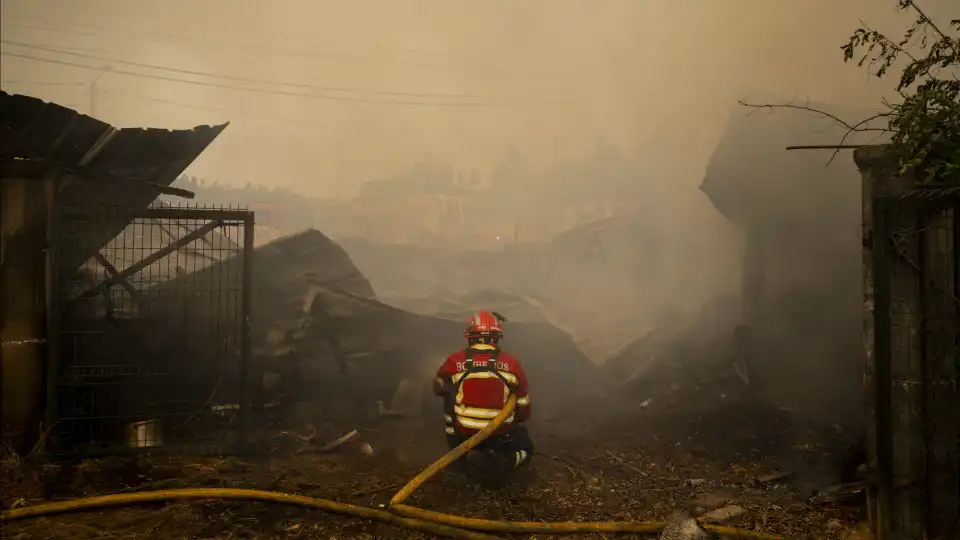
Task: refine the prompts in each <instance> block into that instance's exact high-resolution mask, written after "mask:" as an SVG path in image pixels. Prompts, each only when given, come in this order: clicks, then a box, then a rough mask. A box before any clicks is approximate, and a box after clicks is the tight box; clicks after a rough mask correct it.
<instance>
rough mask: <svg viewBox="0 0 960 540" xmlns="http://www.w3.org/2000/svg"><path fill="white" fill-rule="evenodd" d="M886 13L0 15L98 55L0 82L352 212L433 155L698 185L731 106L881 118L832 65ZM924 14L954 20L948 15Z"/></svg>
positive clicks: (581, 8)
mask: <svg viewBox="0 0 960 540" xmlns="http://www.w3.org/2000/svg"><path fill="white" fill-rule="evenodd" d="M895 3H896V2H895V0H843V1H842V2H840V1H838V0H806V1H804V2H796V1H786V0H674V1H673V2H653V1H645V0H523V1H521V0H483V1H479V0H477V1H466V0H379V1H378V0H270V1H268V0H204V1H199V0H167V1H166V2H152V1H151V2H148V1H146V0H126V1H120V0H2V23H3V27H2V36H3V39H4V40H5V41H12V42H20V43H29V44H32V45H37V46H47V47H50V46H52V47H60V48H69V49H71V50H72V51H73V52H75V53H77V54H83V55H87V56H86V57H83V56H71V55H66V54H63V53H61V52H52V51H49V50H47V51H44V50H39V49H36V48H33V49H30V48H24V47H22V46H17V45H13V44H9V43H4V45H3V51H5V52H11V53H16V54H25V55H29V56H33V57H41V58H48V59H56V60H58V61H63V62H69V63H74V64H82V65H86V66H91V67H93V68H95V69H82V68H77V67H70V66H64V65H57V64H50V63H41V62H37V61H35V60H26V59H22V58H15V57H10V56H3V57H2V78H3V88H4V90H6V91H8V92H16V93H25V94H31V95H35V96H38V97H41V98H43V99H47V100H51V101H57V102H60V103H64V104H68V105H71V106H75V107H76V108H77V109H78V110H80V111H82V112H89V111H90V107H91V102H92V100H91V95H90V94H91V83H93V81H94V80H97V79H98V77H99V80H98V81H97V84H96V89H97V98H96V100H95V101H96V104H95V105H94V106H95V108H96V109H97V110H96V111H94V112H95V114H96V115H97V116H99V117H101V118H103V119H104V120H107V121H109V122H113V123H116V124H118V125H121V126H146V125H149V126H156V127H170V128H183V127H191V126H193V125H197V124H207V123H218V122H221V121H224V120H230V121H231V126H230V127H229V128H228V129H227V131H226V132H224V134H223V135H222V136H221V137H220V139H219V140H217V141H216V142H215V143H214V144H213V146H212V147H211V148H210V149H209V150H208V151H207V152H206V153H205V154H204V155H203V156H201V158H200V159H199V160H198V161H197V162H196V163H195V165H194V166H193V167H192V169H191V171H190V172H191V173H192V174H196V175H199V176H204V177H208V178H216V179H218V180H220V181H222V182H227V183H231V184H242V183H245V182H254V183H262V184H267V185H287V186H293V187H295V188H297V189H300V190H303V191H306V192H310V193H314V194H325V195H337V196H343V195H350V194H352V193H354V191H355V190H356V187H357V186H358V185H359V183H361V182H362V181H364V180H368V179H371V178H376V177H381V176H386V175H390V174H393V173H395V172H397V171H398V170H399V169H401V168H404V167H407V166H409V165H410V164H412V163H414V162H416V161H417V160H419V159H420V158H421V157H423V156H424V155H427V154H429V155H432V156H434V157H437V158H441V159H448V160H450V161H452V162H453V163H454V164H455V165H456V166H457V167H460V168H463V169H476V170H478V171H481V172H482V171H485V170H486V169H488V168H489V166H490V164H491V162H492V161H494V160H495V159H497V158H499V157H500V156H501V155H502V154H503V152H504V150H505V148H506V147H507V146H508V145H513V146H515V147H516V148H518V149H519V150H520V151H521V152H523V153H524V154H526V155H527V156H528V157H530V158H532V159H534V160H535V161H537V162H540V163H543V162H545V161H547V160H550V159H552V158H557V157H566V156H570V155H574V154H578V153H580V152H583V151H585V150H587V149H588V148H591V147H592V146H593V144H594V140H595V138H596V137H597V136H603V137H605V138H606V139H608V140H610V141H611V142H613V143H615V144H617V145H619V146H621V147H622V148H623V149H624V151H625V152H627V153H628V154H629V155H630V156H631V157H633V158H635V159H642V160H649V162H650V164H651V165H650V166H651V168H652V169H653V170H656V171H658V172H659V174H660V175H661V176H660V178H659V179H660V180H666V181H671V182H682V183H684V185H689V186H692V185H694V184H696V183H699V181H700V180H701V178H702V171H703V168H704V166H705V164H706V161H707V159H708V157H709V154H710V152H711V150H712V147H713V145H714V144H715V142H716V140H717V138H718V137H719V134H720V130H721V128H722V124H723V122H724V121H725V119H726V117H727V115H728V114H729V112H730V109H731V107H732V106H733V104H734V103H735V102H736V100H737V99H738V98H740V97H743V96H749V95H750V94H751V93H754V94H755V93H757V92H761V91H762V92H774V93H780V94H783V95H786V96H788V97H789V96H791V95H794V94H796V95H798V96H801V97H809V98H811V99H814V100H817V101H827V102H848V103H858V102H859V103H861V104H862V103H866V104H868V105H872V104H873V103H875V102H876V100H877V97H878V96H879V94H880V93H881V92H882V88H883V87H882V86H881V85H880V84H879V83H877V82H876V81H875V80H873V79H871V78H870V77H869V76H868V75H867V74H866V73H865V72H864V71H863V70H860V69H858V68H857V67H856V66H854V65H845V64H843V62H842V57H841V51H840V49H839V46H840V45H841V44H842V43H843V42H845V40H846V38H847V37H848V36H849V35H850V33H851V32H852V30H853V29H854V28H856V26H857V25H858V21H859V20H860V19H864V20H866V21H868V22H869V23H871V24H872V25H874V26H876V27H878V28H879V29H883V30H894V31H895V30H897V29H898V28H899V27H900V26H902V25H903V24H904V22H905V20H904V19H903V18H900V19H898V18H897V17H896V16H895V9H894V6H895ZM922 5H924V6H926V7H928V9H929V11H930V14H931V15H941V16H943V17H944V18H947V17H948V16H953V18H960V7H956V6H958V2H957V0H924V1H923V2H922ZM141 6H142V7H141ZM947 6H951V7H950V8H949V9H948V8H947ZM951 11H952V13H951ZM91 57H93V58H91ZM117 60H124V61H127V62H135V63H141V64H152V65H158V66H162V67H167V68H174V69H177V70H187V71H194V72H204V73H210V74H216V75H222V76H229V77H235V78H240V79H243V78H247V79H259V80H263V81H267V82H269V83H271V84H264V83H258V82H251V81H242V80H237V79H232V80H231V79H224V78H216V77H209V76H201V75H191V74H187V73H183V72H175V71H164V70H159V69H152V68H149V67H143V66H135V65H130V64H123V63H120V62H118V61H117ZM108 66H109V67H110V68H111V69H112V70H114V71H121V70H122V71H129V72H135V73H142V74H147V75H155V76H160V77H166V78H168V79H176V80H193V81H202V82H204V83H211V84H213V85H218V86H226V87H240V88H252V89H258V91H241V90H235V89H230V88H221V87H211V86H202V85H194V84H185V83H182V82H176V81H170V80H160V79H156V78H144V77H135V76H130V75H125V74H118V73H111V72H106V73H103V72H102V71H100V70H102V69H104V68H107V67H108ZM281 83H292V84H294V85H300V86H284V85H282V84H281ZM337 88H339V89H340V90H336V89H337ZM344 89H346V90H344ZM283 93H295V94H311V95H313V96H315V97H312V98H309V97H298V96H289V95H282V94H283ZM438 103H441V104H438ZM444 103H445V104H444Z"/></svg>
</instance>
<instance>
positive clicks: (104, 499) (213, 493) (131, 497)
mask: <svg viewBox="0 0 960 540" xmlns="http://www.w3.org/2000/svg"><path fill="white" fill-rule="evenodd" d="M175 499H243V500H254V501H264V502H275V503H280V504H291V505H296V506H304V507H307V508H315V509H317V510H323V511H325V512H333V513H335V514H346V515H350V516H356V517H360V518H365V519H371V520H376V521H383V522H386V523H392V524H394V525H400V526H402V527H407V528H410V529H416V530H419V531H425V532H430V533H433V534H436V535H439V536H446V537H448V538H454V539H456V540H501V539H500V538H499V537H497V536H490V535H488V534H483V533H479V532H474V531H468V530H464V529H457V528H454V527H450V526H447V525H443V524H439V523H430V522H427V521H422V520H419V519H411V518H405V517H402V516H399V515H396V514H391V513H390V512H387V511H384V510H374V509H372V508H366V507H363V506H356V505H353V504H346V503H340V502H336V501H330V500H326V499H315V498H313V497H306V496H304V495H293V494H290V493H278V492H275V491H262V490H259V489H230V488H197V489H191V488H187V489H164V490H159V491H144V492H140V493H122V494H116V495H103V496H100V497H86V498H83V499H73V500H70V501H63V502H54V503H46V504H39V505H36V506H26V507H23V508H15V509H13V510H6V511H4V512H2V513H0V522H8V521H14V520H18V519H27V518H36V517H41V516H50V515H54V514H63V513H67V512H78V511H82V510H95V509H98V508H107V507H111V506H130V505H134V504H143V503H150V502H160V501H170V500H175Z"/></svg>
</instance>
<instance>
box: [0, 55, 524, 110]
mask: <svg viewBox="0 0 960 540" xmlns="http://www.w3.org/2000/svg"><path fill="white" fill-rule="evenodd" d="M0 54H2V55H3V56H10V57H13V58H22V59H24V60H32V61H34V62H45V63H49V64H57V65H61V66H69V67H75V68H80V69H88V70H92V71H103V67H97V66H89V65H85V64H77V63H75V62H67V61H64V60H54V59H52V58H41V57H37V56H31V55H27V54H19V53H11V52H6V51H0ZM110 73H111V74H118V75H128V76H131V77H141V78H144V79H154V80H160V81H169V82H174V83H181V84H189V85H194V86H204V87H208V88H222V89H225V90H235V91H238V92H252V93H257V94H268V95H276V96H290V97H301V98H308V99H320V100H329V101H345V102H353V103H376V104H384V105H410V106H421V107H491V106H494V107H496V106H511V105H516V104H510V103H493V102H490V103H482V102H454V101H450V102H430V101H400V100H377V99H364V98H358V97H350V96H329V95H320V94H303V93H298V92H285V91H283V90H267V89H263V88H248V87H242V86H231V85H227V84H218V83H213V82H204V81H191V80H187V79H177V78H174V77H164V76H162V75H149V74H146V73H137V72H135V71H126V70H122V69H111V70H110Z"/></svg>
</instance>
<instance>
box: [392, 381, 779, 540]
mask: <svg viewBox="0 0 960 540" xmlns="http://www.w3.org/2000/svg"><path fill="white" fill-rule="evenodd" d="M516 405H517V397H516V396H515V395H512V394H511V396H510V398H509V399H508V400H507V403H506V405H505V406H504V407H503V410H502V411H500V414H498V415H497V416H496V418H494V419H493V420H492V421H491V422H490V423H489V424H487V426H486V427H485V428H483V429H482V430H481V431H479V432H477V433H476V434H474V435H473V436H472V437H470V438H469V439H467V440H466V441H464V442H463V443H462V444H461V445H460V446H458V447H456V448H454V449H453V450H451V451H450V452H447V453H446V454H444V455H443V456H442V457H441V458H440V459H438V460H437V461H435V462H433V463H432V464H430V466H429V467H427V468H426V469H424V470H423V471H421V472H420V474H418V475H417V476H415V477H413V479H412V480H410V482H408V483H407V485H405V486H403V488H401V489H400V491H398V492H397V493H396V494H395V495H394V496H393V498H391V499H390V510H391V511H392V512H394V513H396V514H400V515H403V516H407V517H411V518H415V519H421V520H424V521H430V522H434V523H443V524H446V525H450V526H452V527H459V528H463V529H470V530H475V531H489V532H501V533H541V534H544V533H546V534H550V533H553V534H571V533H604V532H607V533H634V534H654V533H658V532H660V531H662V530H663V529H664V527H666V523H663V522H658V521H593V522H591V521H554V522H543V521H498V520H492V519H481V518H471V517H465V516H455V515H452V514H444V513H442V512H435V511H433V510H425V509H423V508H416V507H413V506H408V505H406V504H403V503H404V501H406V500H407V498H409V497H410V495H412V494H413V492H414V491H416V490H417V489H418V488H419V487H420V486H422V485H423V484H424V483H425V482H426V481H427V480H429V479H430V478H431V477H432V476H434V475H435V474H437V473H438V472H440V471H442V470H443V469H444V468H446V467H448V466H449V465H450V464H451V463H453V462H455V461H456V460H458V459H460V458H461V457H463V456H464V455H466V454H467V452H469V451H470V450H472V449H474V448H475V447H476V446H477V445H478V444H480V443H481V442H483V441H484V440H485V439H486V438H487V437H489V436H490V435H492V434H493V433H494V432H495V431H496V430H497V428H499V427H500V426H501V425H502V424H503V422H504V421H505V420H506V419H507V418H508V417H509V416H510V415H511V414H513V411H514V409H515V408H516ZM700 526H701V527H703V528H704V529H706V530H708V531H711V532H714V533H717V534H720V535H724V536H732V537H734V538H742V539H752V540H782V538H781V537H780V536H777V535H773V534H767V533H760V532H756V531H749V530H745V529H737V528H735V527H723V526H720V525H713V524H710V523H701V524H700Z"/></svg>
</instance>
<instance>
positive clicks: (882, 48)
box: [842, 0, 960, 183]
mask: <svg viewBox="0 0 960 540" xmlns="http://www.w3.org/2000/svg"><path fill="white" fill-rule="evenodd" d="M897 5H898V8H899V9H900V10H904V11H912V12H914V13H916V15H917V18H916V20H915V21H914V23H913V24H912V25H911V26H910V27H909V28H908V29H907V30H906V31H905V32H904V35H903V37H902V38H901V39H900V40H899V41H897V42H893V41H892V40H891V39H890V38H888V37H887V36H886V35H884V34H882V33H880V32H878V31H876V30H872V29H870V28H868V27H866V26H864V27H862V28H859V29H857V30H856V31H855V32H854V33H853V35H851V36H850V40H849V41H848V42H847V44H845V45H844V46H843V47H842V50H843V59H844V61H845V62H849V61H851V60H853V58H854V57H856V56H857V55H859V60H858V62H857V64H858V65H859V66H864V65H866V66H869V69H870V70H871V72H872V73H873V74H874V75H876V76H877V77H884V76H886V75H887V74H889V73H890V70H891V69H892V68H893V67H894V66H895V65H897V61H898V60H900V59H906V60H907V61H908V63H907V64H906V65H905V66H904V67H903V69H902V71H901V72H900V78H899V81H898V82H897V91H898V93H899V94H900V97H901V101H900V102H899V103H886V105H887V107H888V108H889V110H890V111H889V112H890V114H889V117H888V118H889V123H888V128H889V130H890V131H891V132H892V140H891V146H892V148H893V150H894V152H896V153H897V155H898V157H899V159H900V165H901V168H902V170H903V171H906V170H907V169H913V170H915V171H916V172H917V173H918V174H919V180H920V181H922V182H925V183H944V182H951V183H953V182H960V79H958V76H957V71H958V70H960V35H951V33H953V34H957V33H960V19H954V20H951V21H950V23H949V24H948V25H947V27H946V31H944V30H943V29H941V28H940V27H939V26H937V24H936V23H935V22H934V21H932V20H931V19H930V18H929V17H927V15H926V14H925V13H924V12H923V10H921V9H920V8H919V7H918V6H917V5H916V4H915V3H914V2H913V0H897Z"/></svg>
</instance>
